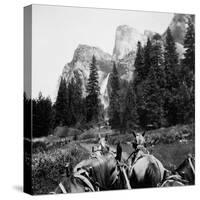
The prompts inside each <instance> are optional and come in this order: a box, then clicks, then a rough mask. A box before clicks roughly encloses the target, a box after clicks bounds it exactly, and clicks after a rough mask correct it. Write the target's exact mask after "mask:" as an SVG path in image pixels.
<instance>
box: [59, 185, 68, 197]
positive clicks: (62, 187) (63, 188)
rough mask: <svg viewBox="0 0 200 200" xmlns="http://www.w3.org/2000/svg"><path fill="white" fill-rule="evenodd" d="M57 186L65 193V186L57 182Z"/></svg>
mask: <svg viewBox="0 0 200 200" xmlns="http://www.w3.org/2000/svg"><path fill="white" fill-rule="evenodd" d="M59 187H60V189H61V191H62V192H63V193H64V194H67V191H66V190H65V187H64V186H63V184H62V183H59Z"/></svg>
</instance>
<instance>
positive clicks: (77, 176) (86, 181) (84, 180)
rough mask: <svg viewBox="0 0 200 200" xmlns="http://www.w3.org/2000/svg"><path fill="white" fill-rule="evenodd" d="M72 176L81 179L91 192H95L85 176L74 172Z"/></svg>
mask: <svg viewBox="0 0 200 200" xmlns="http://www.w3.org/2000/svg"><path fill="white" fill-rule="evenodd" d="M74 177H76V178H79V179H81V180H82V181H83V182H84V183H85V184H86V185H87V186H88V187H89V188H90V189H91V191H92V192H95V189H94V187H93V185H92V184H91V183H90V181H89V180H88V179H87V178H86V177H85V176H83V175H81V174H74Z"/></svg>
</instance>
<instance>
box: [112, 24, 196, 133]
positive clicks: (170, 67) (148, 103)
mask: <svg viewBox="0 0 200 200" xmlns="http://www.w3.org/2000/svg"><path fill="white" fill-rule="evenodd" d="M184 48H185V53H184V58H182V59H179V57H178V53H177V51H176V44H175V41H174V38H173V37H172V34H171V31H170V29H169V28H168V30H167V36H166V38H165V41H163V40H162V38H161V36H160V35H159V34H155V35H154V36H153V38H152V39H151V40H150V39H148V41H147V43H146V45H145V46H144V47H143V46H142V45H141V43H140V42H138V45H137V53H136V59H135V63H134V68H135V71H134V77H133V81H131V82H130V83H126V84H124V83H123V85H125V87H124V86H123V85H122V87H121V88H120V87H119V85H120V82H121V80H120V78H119V75H118V72H117V69H116V66H115V64H114V66H113V72H112V74H113V75H112V79H111V87H112V90H113V91H112V92H111V95H110V96H111V98H110V107H109V109H110V111H109V113H110V117H109V121H110V125H111V127H112V128H114V129H120V130H121V131H122V132H123V131H126V130H127V129H132V128H142V129H149V128H159V127H167V126H172V125H175V124H185V123H193V122H194V117H195V116H194V115H195V102H194V94H195V91H194V89H195V85H194V78H195V77H194V75H195V71H194V69H195V31H194V25H193V24H192V22H191V21H190V20H189V22H188V28H187V32H186V35H185V39H184ZM124 90H126V93H125V97H124V92H122V91H124ZM121 95H123V96H121ZM122 99H123V100H122ZM119 108H120V109H119Z"/></svg>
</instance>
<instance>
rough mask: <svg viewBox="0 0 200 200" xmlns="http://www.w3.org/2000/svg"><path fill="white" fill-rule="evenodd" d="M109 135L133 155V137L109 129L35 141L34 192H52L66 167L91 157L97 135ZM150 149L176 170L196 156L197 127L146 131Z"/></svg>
mask: <svg viewBox="0 0 200 200" xmlns="http://www.w3.org/2000/svg"><path fill="white" fill-rule="evenodd" d="M99 134H100V135H102V136H105V135H108V142H109V144H110V145H111V146H112V147H113V148H115V147H116V143H117V142H118V141H120V142H121V144H122V149H123V151H124V152H126V154H127V155H129V154H130V153H132V151H133V149H132V146H131V142H132V141H133V135H132V134H129V133H127V134H124V135H122V134H120V133H119V132H118V131H112V130H110V129H101V130H99V129H90V130H87V131H85V132H84V133H82V134H81V135H79V136H78V137H77V138H76V141H74V140H72V139H73V137H70V139H71V140H70V141H69V140H68V139H69V138H64V139H63V138H62V139H59V138H56V137H55V136H51V137H50V136H49V137H46V138H42V139H40V140H39V141H38V140H34V142H33V152H34V153H33V156H32V181H33V188H32V189H33V193H34V194H45V193H49V192H51V191H53V190H54V189H55V188H56V187H57V186H58V184H59V182H60V181H61V179H62V178H63V176H64V174H65V165H66V163H67V162H70V163H71V165H72V167H74V166H75V165H76V164H77V163H79V162H80V161H81V160H84V159H87V158H88V157H89V155H90V152H89V151H90V150H89V149H90V148H87V149H86V148H83V145H81V144H83V143H84V144H86V145H89V146H90V147H91V146H93V145H96V143H97V141H98V136H99ZM145 138H146V141H147V148H148V150H149V151H150V153H151V154H153V155H154V156H155V157H157V158H158V159H159V160H160V161H161V162H162V163H163V165H164V166H165V167H166V168H167V169H170V170H172V169H175V168H176V167H177V166H178V165H179V164H180V163H181V162H182V161H183V160H184V158H185V157H186V156H187V154H188V153H190V154H194V153H195V152H194V149H195V147H194V125H193V124H192V125H182V126H181V125H178V126H173V127H170V128H161V129H156V130H151V131H147V132H146V136H145Z"/></svg>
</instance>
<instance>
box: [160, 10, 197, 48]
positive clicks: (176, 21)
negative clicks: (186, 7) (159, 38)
mask: <svg viewBox="0 0 200 200" xmlns="http://www.w3.org/2000/svg"><path fill="white" fill-rule="evenodd" d="M189 18H190V19H191V20H192V22H193V23H194V15H187V14H174V17H173V19H172V21H171V23H170V25H169V28H170V30H171V33H172V36H173V37H174V40H175V42H177V43H180V44H182V45H183V43H184V37H185V33H186V31H187V23H188V19H189ZM166 33H167V32H166V31H165V32H164V34H163V37H164V38H165V37H166Z"/></svg>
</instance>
